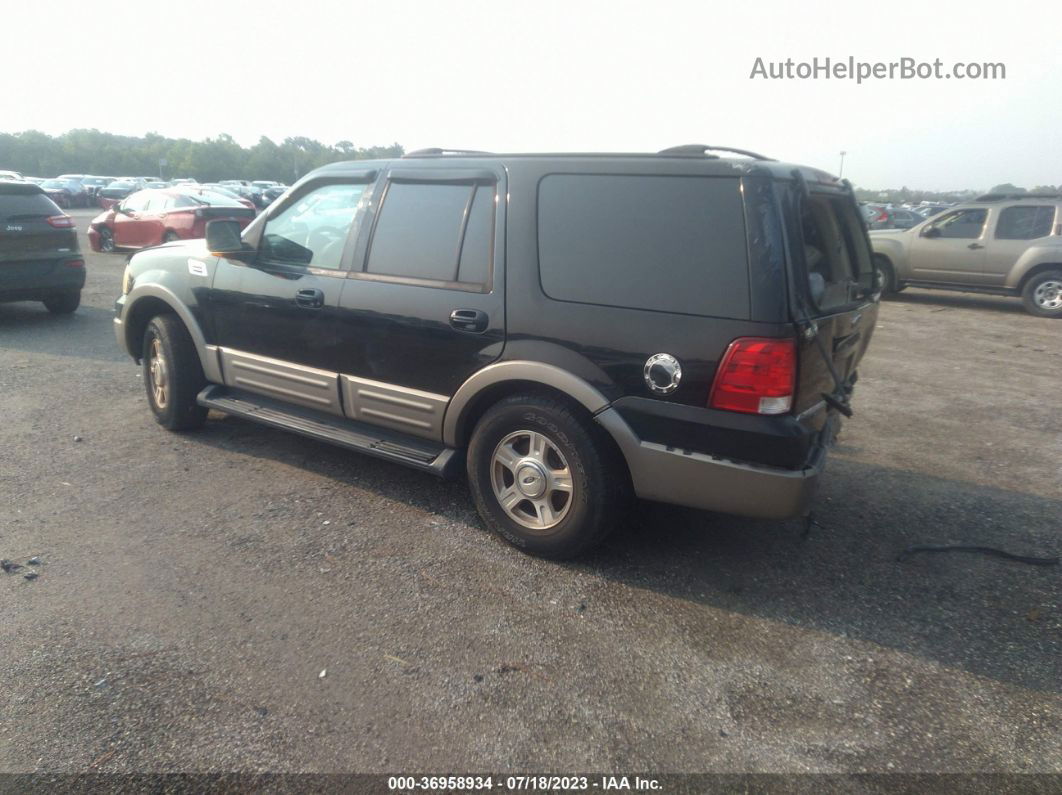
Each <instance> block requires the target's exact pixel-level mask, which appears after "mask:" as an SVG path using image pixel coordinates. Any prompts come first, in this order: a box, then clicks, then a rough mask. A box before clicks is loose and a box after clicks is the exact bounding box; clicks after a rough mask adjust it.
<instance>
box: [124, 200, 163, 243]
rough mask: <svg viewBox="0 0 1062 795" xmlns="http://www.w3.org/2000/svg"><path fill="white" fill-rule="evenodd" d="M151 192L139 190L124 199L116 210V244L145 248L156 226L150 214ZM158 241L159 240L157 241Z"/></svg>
mask: <svg viewBox="0 0 1062 795" xmlns="http://www.w3.org/2000/svg"><path fill="white" fill-rule="evenodd" d="M151 195H152V194H151V193H148V192H146V191H139V192H137V193H134V194H131V195H130V196H128V197H126V198H125V199H123V200H122V201H121V202H120V203H119V204H118V207H116V208H115V211H114V244H115V245H116V246H121V247H129V248H143V247H144V246H146V245H150V243H148V242H147V241H148V239H149V237H150V235H151V232H152V230H153V228H154V223H153V222H152V219H151V218H150V217H149V216H148V202H149V201H150V200H151ZM155 242H158V241H155Z"/></svg>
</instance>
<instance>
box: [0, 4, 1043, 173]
mask: <svg viewBox="0 0 1062 795" xmlns="http://www.w3.org/2000/svg"><path fill="white" fill-rule="evenodd" d="M4 15H5V16H4V19H5V24H4V28H5V31H6V33H7V35H6V36H5V43H4V45H3V47H2V49H0V87H2V89H3V102H2V104H0V131H4V132H17V131H21V130H25V129H39V130H43V131H45V132H47V133H50V134H53V135H54V134H58V133H61V132H64V131H65V130H68V129H71V128H93V127H94V128H97V129H100V130H105V131H108V132H115V133H121V134H132V135H140V134H143V133H145V132H149V131H150V132H157V133H160V134H162V135H166V136H171V137H188V138H193V139H203V138H207V137H212V136H216V135H218V134H220V133H228V134H230V135H232V136H233V137H234V138H236V140H238V141H239V142H241V143H243V144H253V143H254V142H255V141H257V140H258V138H259V136H262V135H265V136H268V137H270V138H272V139H273V140H275V141H280V140H282V139H283V138H285V137H288V136H307V137H310V138H316V139H318V140H321V141H324V142H326V143H335V142H337V141H341V140H350V141H353V142H354V144H355V145H358V146H372V145H377V144H380V145H383V144H390V143H393V142H398V143H400V144H402V145H403V146H405V147H406V149H407V150H412V149H417V148H421V147H429V146H443V147H452V148H466V149H485V150H490V151H499V152H502V151H510V152H513V151H538V152H541V151H657V150H659V149H662V148H664V147H667V146H673V145H676V144H683V143H707V144H713V145H726V146H735V147H740V148H744V149H751V150H754V151H758V152H762V153H764V154H767V155H769V156H772V157H775V158H777V159H780V160H786V161H791V162H797V163H802V164H805V165H810V166H816V167H819V168H823V169H825V170H827V171H830V172H832V173H837V172H838V171H839V169H840V159H841V158H840V154H839V153H840V152H841V151H842V150H843V151H845V152H846V153H847V155H846V157H845V161H844V176H846V177H848V178H850V179H852V180H853V182H855V183H856V184H857V185H859V186H861V187H870V188H886V187H900V186H903V185H906V186H908V187H911V188H922V189H929V190H952V189H963V188H973V189H985V188H988V187H991V186H992V185H995V184H998V183H1003V182H1012V183H1014V184H1017V185H1021V186H1024V187H1032V186H1033V185H1040V184H1052V185H1058V184H1062V146H1060V142H1062V94H1060V90H1059V86H1060V84H1059V74H1060V73H1062V48H1060V47H1059V46H1058V41H1059V39H1058V30H1059V29H1060V28H1062V24H1060V23H1062V4H1060V3H1051V2H1039V3H1032V2H1025V0H1008V2H1006V3H1000V2H998V0H996V1H995V2H991V3H989V2H976V1H975V0H964V2H954V1H953V0H933V2H930V3H874V2H855V3H842V2H836V1H835V2H829V3H827V2H818V1H817V0H790V1H789V2H776V1H775V0H770V1H767V0H764V1H762V2H751V1H750V0H744V2H740V3H739V2H727V3H710V2H704V1H702V2H692V3H687V2H670V1H669V0H655V2H647V1H643V2H637V3H635V2H626V1H625V0H612V1H611V2H598V1H597V0H584V1H583V2H579V0H569V1H568V2H553V0H535V1H534V2H508V1H507V0H493V1H492V2H480V1H479V0H437V1H436V2H410V1H408V0H405V1H400V0H376V2H363V1H362V0H345V2H321V1H320V0H297V1H294V0H281V2H265V1H263V0H258V1H257V2H243V0H210V1H209V2H200V0H180V2H174V1H173V0H169V1H168V2H159V1H158V0H135V1H134V2H115V3H102V4H101V3H89V2H85V1H84V0H76V2H68V1H67V0H50V2H47V3H30V2H14V3H10V4H7V7H6V8H5V11H4ZM12 34H15V35H12ZM53 43H54V46H53ZM850 56H851V57H853V58H855V59H856V60H857V61H867V62H874V61H883V62H889V61H898V60H899V59H900V58H904V57H909V58H913V59H915V60H916V61H927V62H931V61H933V60H934V59H937V58H939V59H941V60H942V61H943V62H944V69H945V70H950V68H951V66H952V64H953V63H955V62H958V61H962V62H977V63H981V62H992V63H1003V64H1004V65H1005V68H1006V79H1004V80H957V79H950V80H948V79H943V78H941V79H929V80H900V79H893V80H888V79H884V80H872V81H867V82H864V83H862V84H857V83H855V82H854V81H848V80H837V79H830V80H826V79H819V80H798V79H792V80H763V79H751V78H750V74H751V73H752V70H753V67H754V65H755V64H756V59H757V58H762V59H763V61H764V63H765V64H766V63H769V62H777V61H784V60H785V59H787V58H792V59H794V61H796V62H799V61H810V60H811V59H812V58H815V57H817V58H819V59H820V61H821V60H822V59H825V58H827V57H829V58H832V59H833V60H834V61H837V60H847V59H848V58H849V57H850ZM2 167H3V164H2V163H0V168H2Z"/></svg>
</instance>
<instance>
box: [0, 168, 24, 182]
mask: <svg viewBox="0 0 1062 795" xmlns="http://www.w3.org/2000/svg"><path fill="white" fill-rule="evenodd" d="M20 179H22V175H21V174H19V173H18V172H17V171H4V170H0V180H20Z"/></svg>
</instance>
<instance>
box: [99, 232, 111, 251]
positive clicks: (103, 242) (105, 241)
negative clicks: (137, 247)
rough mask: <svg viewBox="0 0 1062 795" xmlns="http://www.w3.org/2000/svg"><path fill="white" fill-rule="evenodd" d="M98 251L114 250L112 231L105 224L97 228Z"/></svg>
mask: <svg viewBox="0 0 1062 795" xmlns="http://www.w3.org/2000/svg"><path fill="white" fill-rule="evenodd" d="M99 233H100V251H103V252H104V253H107V254H110V253H111V252H112V251H114V233H113V232H112V231H111V230H110V229H108V228H107V227H105V226H101V227H100V228H99Z"/></svg>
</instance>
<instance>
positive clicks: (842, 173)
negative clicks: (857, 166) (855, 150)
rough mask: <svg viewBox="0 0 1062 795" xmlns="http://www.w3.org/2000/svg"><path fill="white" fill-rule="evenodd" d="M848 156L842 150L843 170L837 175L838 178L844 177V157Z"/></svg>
mask: <svg viewBox="0 0 1062 795" xmlns="http://www.w3.org/2000/svg"><path fill="white" fill-rule="evenodd" d="M846 154H848V153H847V152H846V151H844V150H843V149H842V150H841V168H840V170H839V173H838V174H837V176H838V177H843V176H844V156H845V155H846Z"/></svg>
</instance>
